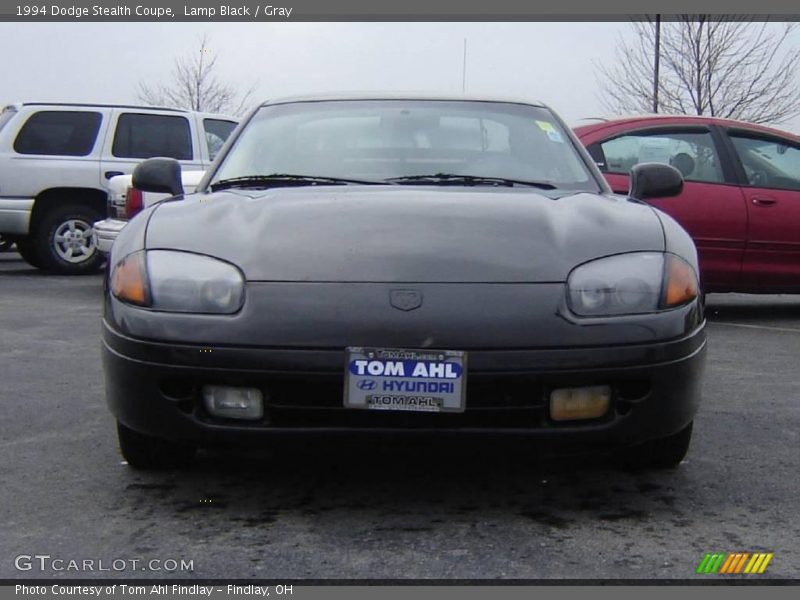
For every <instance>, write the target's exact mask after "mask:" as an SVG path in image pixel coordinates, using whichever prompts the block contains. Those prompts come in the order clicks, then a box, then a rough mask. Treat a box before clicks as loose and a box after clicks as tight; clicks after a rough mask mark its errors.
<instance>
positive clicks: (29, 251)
mask: <svg viewBox="0 0 800 600" xmlns="http://www.w3.org/2000/svg"><path fill="white" fill-rule="evenodd" d="M17 252H19V255H20V256H21V257H22V260H24V261H25V262H26V263H28V264H29V265H30V266H32V267H36V268H37V269H41V268H42V259H41V258H40V257H39V252H38V251H37V250H36V244H34V243H33V240H31V239H25V240H17Z"/></svg>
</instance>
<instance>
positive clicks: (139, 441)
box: [117, 422, 195, 470]
mask: <svg viewBox="0 0 800 600" xmlns="http://www.w3.org/2000/svg"><path fill="white" fill-rule="evenodd" d="M117 439H118V440H119V450H120V453H121V454H122V457H123V458H124V459H125V460H126V461H127V462H128V464H129V465H130V466H131V467H133V468H134V469H142V470H157V469H175V468H179V467H185V466H187V465H189V464H190V463H191V462H192V458H193V457H194V453H195V448H194V447H193V446H189V445H183V444H176V443H173V442H169V441H167V440H162V439H159V438H154V437H151V436H149V435H144V434H142V433H139V432H137V431H134V430H133V429H129V428H128V427H125V425H123V424H122V423H119V422H117Z"/></svg>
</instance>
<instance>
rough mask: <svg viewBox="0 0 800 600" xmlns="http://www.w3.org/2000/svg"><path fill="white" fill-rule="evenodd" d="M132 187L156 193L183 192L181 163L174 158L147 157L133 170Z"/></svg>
mask: <svg viewBox="0 0 800 600" xmlns="http://www.w3.org/2000/svg"><path fill="white" fill-rule="evenodd" d="M133 187H135V188H138V189H140V190H142V191H143V192H155V193H157V194H171V195H172V196H178V195H180V194H183V183H182V182H181V164H180V163H179V162H178V161H177V160H175V159H174V158H148V159H147V160H145V161H143V162H141V163H139V164H138V165H136V168H135V169H134V170H133Z"/></svg>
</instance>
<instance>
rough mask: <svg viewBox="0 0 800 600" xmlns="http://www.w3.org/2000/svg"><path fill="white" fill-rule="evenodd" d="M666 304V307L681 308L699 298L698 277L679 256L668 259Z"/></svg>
mask: <svg viewBox="0 0 800 600" xmlns="http://www.w3.org/2000/svg"><path fill="white" fill-rule="evenodd" d="M667 260H668V263H667V280H666V282H665V287H666V290H665V293H664V296H663V298H664V304H665V306H666V307H672V306H680V305H681V304H686V303H687V302H691V301H692V300H694V299H695V298H697V294H698V284H697V275H696V274H695V272H694V269H692V267H691V266H689V264H688V263H686V262H685V261H683V260H681V259H680V258H678V257H677V256H674V255H673V256H669V258H668V259H667Z"/></svg>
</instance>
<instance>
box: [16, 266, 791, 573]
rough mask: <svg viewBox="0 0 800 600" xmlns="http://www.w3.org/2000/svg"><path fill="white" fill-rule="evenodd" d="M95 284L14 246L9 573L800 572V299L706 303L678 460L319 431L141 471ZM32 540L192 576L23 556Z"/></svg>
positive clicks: (69, 552)
mask: <svg viewBox="0 0 800 600" xmlns="http://www.w3.org/2000/svg"><path fill="white" fill-rule="evenodd" d="M101 294H102V279H101V277H100V276H99V275H94V276H87V277H58V276H52V275H47V274H43V273H41V272H39V271H36V270H35V269H33V268H31V267H29V266H28V265H27V264H25V263H24V262H22V261H21V260H20V259H19V256H18V255H16V254H14V253H3V254H0V340H1V342H0V398H2V403H1V406H2V411H3V416H2V420H0V423H2V426H0V456H2V457H3V460H2V461H0V481H2V482H3V484H2V486H0V519H2V522H3V524H4V527H3V530H4V533H3V535H2V536H0V578H18V577H25V578H38V577H45V578H50V577H64V578H65V577H73V578H90V577H110V576H111V577H147V578H160V577H186V576H187V575H189V576H192V577H202V578H214V577H230V578H244V577H259V578H279V579H284V578H285V579H305V578H334V579H341V578H373V579H378V578H379V579H387V578H388V579H395V578H426V579H427V578H431V579H444V578H446V579H461V578H467V579H475V578H480V579H483V578H486V579H492V578H514V579H519V578H521V579H529V578H623V579H628V578H645V579H650V578H676V579H682V578H694V577H704V578H709V577H711V578H718V577H724V576H719V575H703V576H697V575H695V569H696V568H697V565H698V564H699V563H700V561H701V560H702V558H703V556H704V554H705V553H707V552H742V551H743V552H773V553H774V558H773V559H772V562H771V563H770V565H769V567H768V569H767V571H766V573H765V574H764V575H760V576H748V577H751V578H752V577H772V578H797V577H800V520H798V518H797V516H798V498H800V484H799V483H798V472H800V439H799V438H800V433H799V432H800V408H799V407H800V369H798V367H800V296H746V295H738V294H731V295H711V296H709V298H708V311H707V316H708V319H709V324H708V338H709V342H708V344H709V347H708V366H707V370H706V377H705V383H704V399H703V404H702V406H701V409H700V412H699V414H698V416H697V419H696V421H695V433H694V439H693V443H692V447H691V449H690V451H689V455H688V457H687V460H686V461H684V463H683V464H682V465H681V466H680V467H679V468H678V469H677V470H673V471H663V472H660V471H644V472H629V471H626V470H624V469H621V468H618V467H616V466H615V465H614V464H613V463H612V461H611V460H610V459H609V458H608V457H604V456H598V455H590V456H586V455H577V456H568V457H567V456H562V455H558V456H553V455H552V454H551V453H550V452H546V453H542V452H541V451H536V450H535V449H531V448H530V447H529V446H528V445H526V444H522V443H518V442H501V441H499V440H495V439H486V440H485V441H484V440H477V441H475V440H472V441H470V442H458V441H454V440H452V439H448V440H446V441H441V442H421V441H414V442H412V441H409V440H400V441H395V442H393V443H391V444H388V443H387V444H384V443H380V442H371V443H366V442H362V443H356V442H353V441H340V442H335V443H334V442H325V443H320V442H315V441H314V440H305V441H303V442H301V443H295V444H292V445H291V446H290V447H288V448H271V449H265V450H264V451H263V452H254V451H253V452H248V451H237V452H229V453H214V452H206V453H203V454H201V455H200V456H199V457H198V460H197V462H196V464H195V465H194V466H193V467H192V468H191V469H188V470H185V471H181V472H161V473H140V472H136V471H133V470H131V469H130V468H129V467H127V465H125V464H124V463H123V462H122V460H121V458H120V456H119V454H118V452H117V446H116V435H115V431H114V421H113V419H112V417H111V416H110V414H109V413H108V411H107V409H106V406H105V400H104V396H103V394H104V390H103V381H102V368H101V362H100V304H101ZM540 450H541V449H540ZM34 554H46V555H50V556H51V557H52V558H53V559H55V558H60V559H64V560H65V563H64V565H62V566H67V565H68V562H67V561H69V560H76V561H83V560H87V559H88V560H95V561H100V560H102V561H103V564H104V565H105V566H106V567H109V565H111V563H112V561H114V560H118V559H122V560H126V561H131V560H141V561H144V562H147V561H149V560H152V559H157V560H161V561H167V560H176V561H178V562H180V561H181V560H185V561H187V560H188V561H192V567H193V570H192V571H191V573H186V572H181V571H180V570H178V571H174V572H167V571H163V570H161V571H158V570H147V569H145V570H142V565H141V563H138V564H137V566H136V567H135V568H132V567H131V566H130V563H129V564H128V565H127V566H126V567H125V570H121V571H119V572H115V571H114V570H112V571H110V572H109V571H99V570H96V569H97V566H98V564H99V563H98V562H95V563H94V568H95V570H92V571H76V570H69V569H67V568H65V569H64V570H61V571H56V570H53V569H51V568H46V569H45V570H40V569H39V566H38V564H34V565H33V566H32V568H31V570H28V571H20V570H18V569H17V568H16V567H15V557H17V556H19V555H34ZM116 564H117V565H120V564H121V563H116ZM162 564H163V563H162ZM151 566H153V565H151ZM156 566H157V565H156ZM727 577H740V578H741V577H745V576H743V575H739V576H735V575H734V576H727Z"/></svg>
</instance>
